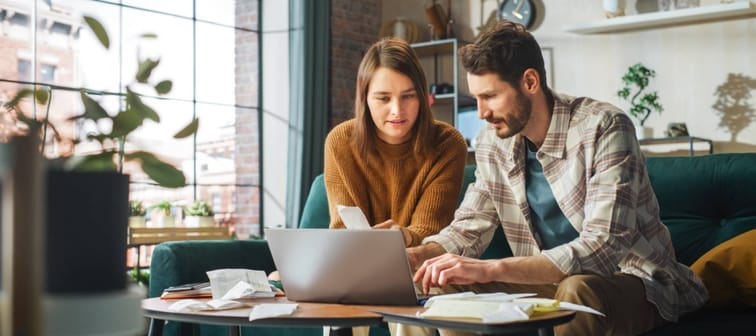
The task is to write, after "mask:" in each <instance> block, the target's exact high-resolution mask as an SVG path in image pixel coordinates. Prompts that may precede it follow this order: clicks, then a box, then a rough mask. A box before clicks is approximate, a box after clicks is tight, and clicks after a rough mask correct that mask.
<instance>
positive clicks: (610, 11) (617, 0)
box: [602, 0, 625, 18]
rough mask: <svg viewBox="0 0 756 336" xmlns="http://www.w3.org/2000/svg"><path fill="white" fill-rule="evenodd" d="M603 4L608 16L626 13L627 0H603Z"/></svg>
mask: <svg viewBox="0 0 756 336" xmlns="http://www.w3.org/2000/svg"><path fill="white" fill-rule="evenodd" d="M602 6H603V8H604V14H605V15H606V17H607V18H613V17H617V16H624V15H625V0H603V3H602Z"/></svg>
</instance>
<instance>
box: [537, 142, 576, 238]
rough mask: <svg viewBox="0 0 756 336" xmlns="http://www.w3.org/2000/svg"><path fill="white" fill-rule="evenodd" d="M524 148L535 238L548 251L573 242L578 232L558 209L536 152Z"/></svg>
mask: <svg viewBox="0 0 756 336" xmlns="http://www.w3.org/2000/svg"><path fill="white" fill-rule="evenodd" d="M525 148H526V152H527V159H526V162H525V165H526V167H527V169H526V170H525V178H526V188H527V195H528V205H529V206H530V219H531V221H532V222H533V227H534V228H535V230H536V234H538V236H539V237H540V238H541V243H542V244H543V246H542V248H543V249H545V250H548V249H551V248H554V247H556V246H559V245H562V244H565V243H568V242H570V241H572V240H573V239H575V238H577V237H578V232H577V231H575V228H574V227H572V224H570V222H569V221H568V220H567V217H564V213H562V210H561V209H559V205H558V204H557V202H556V199H555V198H554V193H553V192H552V191H551V186H549V182H548V181H546V177H544V176H543V166H541V163H540V162H538V159H536V152H533V151H531V150H530V148H528V146H527V145H526V146H525Z"/></svg>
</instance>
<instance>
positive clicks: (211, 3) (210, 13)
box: [196, 0, 253, 26]
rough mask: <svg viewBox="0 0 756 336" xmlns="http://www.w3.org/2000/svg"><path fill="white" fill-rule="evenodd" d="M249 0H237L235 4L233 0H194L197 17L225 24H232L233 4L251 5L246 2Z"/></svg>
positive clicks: (233, 15)
mask: <svg viewBox="0 0 756 336" xmlns="http://www.w3.org/2000/svg"><path fill="white" fill-rule="evenodd" d="M249 2H251V1H239V3H238V4H235V3H236V1H234V0H196V4H197V5H196V6H197V19H198V20H203V21H208V22H213V23H218V24H222V25H226V26H234V23H235V21H236V18H235V13H234V10H235V7H234V6H235V5H236V6H244V5H246V6H251V5H253V4H247V3H249Z"/></svg>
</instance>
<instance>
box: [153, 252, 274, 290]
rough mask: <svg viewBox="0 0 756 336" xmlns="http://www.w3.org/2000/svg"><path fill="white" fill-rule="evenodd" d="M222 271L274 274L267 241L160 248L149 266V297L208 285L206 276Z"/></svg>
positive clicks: (154, 253)
mask: <svg viewBox="0 0 756 336" xmlns="http://www.w3.org/2000/svg"><path fill="white" fill-rule="evenodd" d="M219 268H246V269H254V270H261V271H265V273H266V274H267V273H270V272H272V271H273V270H275V265H274V263H273V257H272V256H271V255H270V249H269V248H268V242H267V241H265V240H194V241H176V242H166V243H161V244H158V245H157V246H156V247H155V249H154V251H153V252H152V262H151V264H150V293H149V295H150V297H156V296H160V294H162V293H163V289H165V288H167V287H169V286H175V285H180V284H186V283H192V282H203V281H208V278H207V274H206V273H205V272H207V271H211V270H214V269H219Z"/></svg>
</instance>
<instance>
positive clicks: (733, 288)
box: [690, 229, 756, 308]
mask: <svg viewBox="0 0 756 336" xmlns="http://www.w3.org/2000/svg"><path fill="white" fill-rule="evenodd" d="M690 268H691V269H692V270H693V272H695V273H696V274H697V275H698V276H699V277H700V278H701V280H703V283H704V285H706V289H708V290H709V296H710V298H709V302H707V304H706V305H707V306H710V307H733V308H734V307H743V306H751V307H756V229H754V230H751V231H747V232H744V233H741V234H740V235H738V236H736V237H734V238H731V239H730V240H728V241H726V242H724V243H721V244H719V245H717V246H716V247H715V248H713V249H711V250H709V251H708V252H706V254H704V255H702V256H701V257H700V258H698V260H696V262H695V263H693V265H691V266H690Z"/></svg>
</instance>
